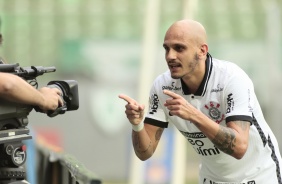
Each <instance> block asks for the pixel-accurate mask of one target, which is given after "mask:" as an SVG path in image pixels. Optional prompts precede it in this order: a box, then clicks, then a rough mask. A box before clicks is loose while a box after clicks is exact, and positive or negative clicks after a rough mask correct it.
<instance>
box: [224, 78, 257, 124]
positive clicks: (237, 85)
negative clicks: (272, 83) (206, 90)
mask: <svg viewBox="0 0 282 184" xmlns="http://www.w3.org/2000/svg"><path fill="white" fill-rule="evenodd" d="M254 95H255V94H254V87H253V83H252V81H251V79H250V78H249V77H248V76H247V75H245V74H242V75H236V76H234V77H232V78H231V79H230V81H229V82H228V84H227V85H226V89H225V95H224V101H225V103H226V104H225V107H226V109H225V110H226V119H225V121H226V123H228V122H230V121H249V122H250V123H251V124H252V120H253V118H252V117H253V107H254V98H255V96H254Z"/></svg>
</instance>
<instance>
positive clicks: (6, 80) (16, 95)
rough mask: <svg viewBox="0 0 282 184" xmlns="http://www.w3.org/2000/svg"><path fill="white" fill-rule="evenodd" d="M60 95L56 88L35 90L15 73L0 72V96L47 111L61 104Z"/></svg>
mask: <svg viewBox="0 0 282 184" xmlns="http://www.w3.org/2000/svg"><path fill="white" fill-rule="evenodd" d="M0 26H1V20H0ZM2 42H3V38H2V34H1V33H0V46H1V45H2ZM60 95H61V91H60V90H59V89H57V88H48V87H43V88H41V89H39V90H37V89H35V88H34V87H32V86H31V85H30V84H28V83H27V82H26V81H25V80H23V79H22V78H20V77H18V76H16V75H13V74H9V73H1V72H0V98H4V99H6V100H10V101H14V102H18V103H23V104H27V105H33V106H37V107H39V108H40V109H41V110H42V111H43V112H47V111H48V110H51V111H52V110H56V109H57V108H58V106H60V105H63V100H62V99H61V97H60Z"/></svg>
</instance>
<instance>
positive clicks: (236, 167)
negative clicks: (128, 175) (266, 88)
mask: <svg viewBox="0 0 282 184" xmlns="http://www.w3.org/2000/svg"><path fill="white" fill-rule="evenodd" d="M164 89H167V90H170V91H173V92H174V93H176V94H178V95H181V96H182V97H184V98H185V99H186V100H187V101H188V102H189V103H190V104H192V105H193V106H194V107H196V108H197V109H199V110H200V111H202V112H203V113H204V114H205V115H206V116H208V117H209V118H210V119H212V120H213V121H214V123H218V124H220V125H222V126H226V124H228V122H230V121H236V120H242V121H249V122H250V123H251V127H250V132H249V146H248V150H247V152H246V153H245V155H244V157H243V158H242V159H240V160H237V159H235V158H233V157H232V156H230V155H227V154H225V153H223V152H222V151H220V150H219V149H218V148H216V147H215V146H214V144H213V143H212V142H211V141H210V140H209V139H208V138H207V137H206V136H205V135H204V134H203V133H202V132H201V131H200V130H199V129H198V128H197V127H196V126H195V125H194V124H193V123H191V122H189V121H186V120H183V119H181V118H179V117H177V116H170V115H169V111H168V110H167V108H166V107H165V106H164V103H165V100H166V99H168V98H171V97H168V96H167V95H165V94H163V90H164ZM144 122H145V123H148V124H151V125H155V126H158V127H163V128H166V127H167V126H168V123H172V124H174V125H175V126H176V127H177V129H178V130H179V131H180V132H181V133H182V134H183V135H184V136H185V137H186V139H187V140H188V142H189V143H190V144H191V145H192V146H193V148H194V149H195V151H196V153H197V154H198V155H199V156H200V157H201V165H200V179H199V183H201V184H203V183H207V184H210V183H212V184H217V183H218V184H219V183H220V184H224V183H225V184H227V183H228V184H231V183H232V184H243V183H244V184H282V179H281V167H282V165H281V155H280V152H279V148H278V143H277V140H276V138H275V137H274V135H273V133H272V131H271V129H270V128H269V126H268V124H267V123H266V121H265V119H264V116H263V114H262V111H261V108H260V105H259V103H258V100H257V98H256V95H255V92H254V87H253V83H252V81H251V80H250V78H249V77H248V76H247V75H246V73H245V72H244V71H243V70H242V69H240V68H239V67H238V66H237V65H235V64H233V63H231V62H228V61H220V60H217V59H214V58H212V57H211V56H210V55H209V54H208V58H207V60H206V72H205V76H204V79H203V81H202V83H201V85H200V87H199V89H198V91H197V92H196V93H195V94H191V93H190V91H189V88H188V87H187V86H186V85H185V84H184V82H183V81H182V80H181V79H173V78H171V75H170V71H167V72H165V73H163V74H162V75H160V76H158V77H157V78H156V80H155V81H154V84H153V86H152V88H151V91H150V104H149V111H148V114H147V115H146V118H145V120H144Z"/></svg>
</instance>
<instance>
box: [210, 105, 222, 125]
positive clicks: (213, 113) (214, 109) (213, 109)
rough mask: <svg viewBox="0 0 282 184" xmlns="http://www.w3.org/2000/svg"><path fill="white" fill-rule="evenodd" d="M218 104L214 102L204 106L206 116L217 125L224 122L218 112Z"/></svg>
mask: <svg viewBox="0 0 282 184" xmlns="http://www.w3.org/2000/svg"><path fill="white" fill-rule="evenodd" d="M219 107H220V104H218V103H216V102H210V103H209V104H206V105H205V108H206V109H207V110H208V115H209V116H210V118H211V119H212V120H214V121H215V122H216V123H217V124H219V123H220V122H222V121H223V120H224V114H222V113H221V112H220V110H219Z"/></svg>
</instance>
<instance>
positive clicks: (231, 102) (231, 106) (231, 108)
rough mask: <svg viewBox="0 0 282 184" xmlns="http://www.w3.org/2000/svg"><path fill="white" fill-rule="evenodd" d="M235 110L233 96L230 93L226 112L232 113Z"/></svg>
mask: <svg viewBox="0 0 282 184" xmlns="http://www.w3.org/2000/svg"><path fill="white" fill-rule="evenodd" d="M233 108H234V100H233V94H232V93H230V94H229V95H227V110H226V113H230V112H232V111H233Z"/></svg>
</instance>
